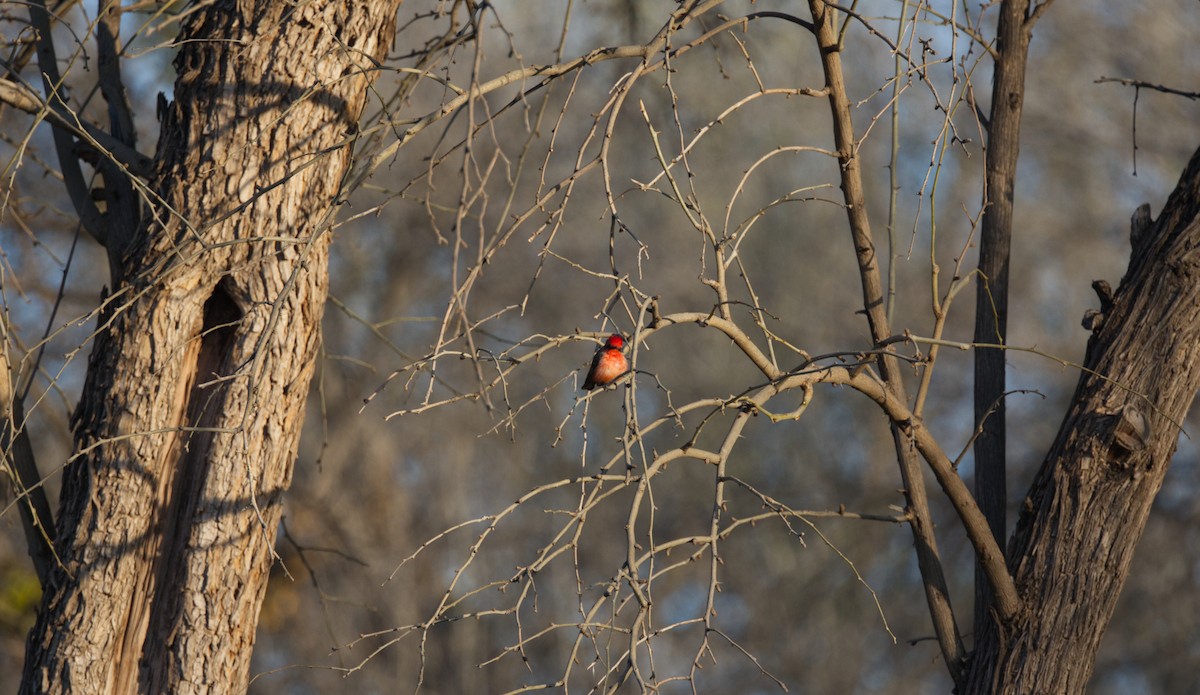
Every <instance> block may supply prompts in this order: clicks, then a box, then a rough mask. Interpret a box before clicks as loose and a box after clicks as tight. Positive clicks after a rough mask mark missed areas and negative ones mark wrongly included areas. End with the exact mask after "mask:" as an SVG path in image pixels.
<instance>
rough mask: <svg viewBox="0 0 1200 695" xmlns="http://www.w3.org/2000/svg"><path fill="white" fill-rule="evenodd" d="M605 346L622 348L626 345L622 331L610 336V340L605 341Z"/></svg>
mask: <svg viewBox="0 0 1200 695" xmlns="http://www.w3.org/2000/svg"><path fill="white" fill-rule="evenodd" d="M604 347H606V348H616V349H618V350H620V349H621V348H623V347H625V338H624V337H622V336H621V334H620V333H613V334H612V335H610V336H608V340H606V341H604Z"/></svg>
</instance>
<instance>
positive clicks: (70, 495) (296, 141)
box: [22, 0, 399, 693]
mask: <svg viewBox="0 0 1200 695" xmlns="http://www.w3.org/2000/svg"><path fill="white" fill-rule="evenodd" d="M398 5H399V0H389V1H388V2H371V3H367V2H357V3H354V2H352V3H326V2H316V3H300V4H298V5H296V4H291V3H274V2H266V1H262V2H246V1H243V2H234V1H232V0H220V1H218V2H216V3H215V4H211V5H207V6H204V7H202V8H201V9H198V10H197V11H196V13H195V14H193V15H191V16H190V17H189V19H188V20H187V22H186V25H185V26H184V27H183V30H182V33H181V37H180V53H179V55H178V57H177V59H176V63H175V65H176V70H177V73H178V79H177V81H176V85H175V99H176V100H175V102H174V104H171V105H169V106H167V107H166V108H165V109H164V110H163V113H161V114H160V117H161V118H162V120H163V123H162V132H161V135H160V138H159V147H158V153H157V156H156V170H155V171H156V173H155V177H154V180H153V181H152V182H151V186H150V189H151V190H152V191H154V192H155V195H156V196H157V199H156V200H153V201H152V202H154V203H155V204H154V205H153V206H152V212H151V214H150V215H148V217H147V220H146V221H145V222H144V223H143V225H142V227H141V229H139V230H138V232H137V234H135V235H134V236H133V238H132V241H131V242H130V244H129V246H128V247H127V249H126V250H125V253H124V254H122V255H121V256H119V259H120V264H119V267H118V268H116V271H117V272H118V276H117V277H115V278H114V288H113V291H112V292H111V293H110V295H109V296H108V297H107V298H106V304H105V310H104V312H103V314H102V316H101V319H100V327H99V333H98V335H97V338H96V343H95V346H94V348H93V351H92V354H91V358H90V361H89V365H88V375H87V381H86V384H85V389H84V394H83V397H82V400H81V402H80V404H79V408H78V410H77V411H76V414H75V418H74V424H75V431H76V447H77V452H78V454H77V456H76V458H75V459H74V460H73V461H72V462H71V463H70V465H69V466H68V467H67V469H66V472H65V475H64V481H63V493H62V507H61V510H60V514H59V520H58V535H57V537H58V544H57V545H58V547H57V550H58V553H59V555H60V557H61V558H62V560H63V564H62V565H61V566H59V567H58V568H57V569H56V570H55V571H54V572H53V573H52V576H51V579H50V583H49V585H48V586H47V588H46V591H45V595H44V598H43V604H42V607H41V610H40V611H39V615H38V620H37V624H36V625H35V627H34V629H33V630H32V632H31V633H30V637H29V642H28V651H27V656H26V665H25V673H24V681H23V686H22V692H25V693H41V692H56V693H58V692H80V693H84V692H86V693H132V692H172V693H188V692H238V691H243V690H244V689H245V688H246V683H247V678H248V673H249V666H250V653H251V648H252V646H253V643H254V634H255V624H256V622H257V615H258V609H259V605H260V602H261V599H262V597H263V593H264V591H265V588H266V582H267V576H268V571H269V569H270V566H271V562H272V556H271V548H272V546H273V543H274V539H275V532H276V526H277V523H278V519H279V515H280V503H281V496H282V494H283V493H284V491H285V490H286V489H287V487H288V484H289V482H290V480H291V475H292V465H293V461H294V458H295V453H296V447H297V442H298V439H299V433H300V425H301V422H302V419H303V411H304V403H305V398H306V396H307V393H308V384H309V379H310V377H311V375H312V372H313V360H314V357H315V354H316V350H317V345H318V342H319V324H320V318H321V313H322V309H323V305H324V302H325V296H326V289H327V280H328V277H327V258H328V248H329V238H330V237H329V234H328V222H329V218H330V216H331V213H332V210H333V207H334V204H335V203H336V201H337V198H338V196H339V194H340V192H341V187H342V181H343V178H344V176H345V174H346V172H347V170H348V167H349V162H350V142H351V141H352V137H353V133H354V130H355V126H356V122H357V119H358V116H359V114H360V113H361V111H362V109H363V106H364V104H365V102H366V98H367V90H366V85H367V83H368V81H369V80H370V79H372V77H373V76H374V74H375V73H374V68H375V65H377V61H379V60H380V59H382V58H383V57H384V55H385V54H386V52H387V50H388V48H389V47H390V45H391V40H392V37H393V35H394V31H395V15H396V9H397V6H398Z"/></svg>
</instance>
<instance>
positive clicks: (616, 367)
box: [583, 333, 629, 391]
mask: <svg viewBox="0 0 1200 695" xmlns="http://www.w3.org/2000/svg"><path fill="white" fill-rule="evenodd" d="M623 347H625V338H623V337H621V335H620V334H619V333H613V334H612V335H610V336H608V340H606V341H604V345H603V346H602V347H601V348H600V349H599V350H596V356H595V358H593V359H592V368H591V369H590V370H588V375H587V379H585V380H584V382H583V390H584V391H591V390H592V389H594V388H596V387H597V386H605V385H607V384H611V383H612V381H613V379H616V378H617V377H619V376H621V375H622V374H624V373H625V372H627V371H629V363H628V362H626V361H625V353H623V352H621V348H623Z"/></svg>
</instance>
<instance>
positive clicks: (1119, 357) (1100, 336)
mask: <svg viewBox="0 0 1200 695" xmlns="http://www.w3.org/2000/svg"><path fill="white" fill-rule="evenodd" d="M1140 219H1141V216H1140V215H1139V216H1138V217H1135V220H1140ZM1132 237H1133V253H1132V257H1131V258H1130V261H1129V269H1128V271H1126V274H1125V278H1124V279H1123V280H1122V281H1121V286H1120V287H1119V288H1118V289H1117V292H1116V295H1115V296H1114V297H1111V298H1110V297H1108V296H1107V295H1108V291H1106V290H1105V289H1103V288H1101V289H1100V290H1099V292H1100V294H1101V305H1102V306H1101V308H1102V309H1103V310H1104V313H1105V316H1104V318H1103V322H1102V323H1101V324H1100V326H1099V327H1098V328H1097V329H1096V333H1095V335H1094V336H1093V337H1092V340H1091V342H1090V343H1089V345H1088V354H1087V359H1086V361H1085V366H1086V368H1087V371H1085V373H1084V374H1083V376H1082V377H1081V378H1080V380H1079V385H1078V387H1077V388H1076V390H1075V397H1074V399H1073V401H1072V405H1071V408H1070V410H1069V411H1068V413H1067V416H1066V419H1065V420H1064V421H1063V424H1062V427H1061V428H1060V430H1059V434H1058V437H1057V439H1056V440H1055V442H1054V445H1053V447H1051V449H1050V452H1049V454H1048V455H1047V456H1046V460H1045V462H1044V463H1043V464H1042V468H1041V470H1040V471H1039V472H1038V475H1037V478H1036V479H1035V481H1034V483H1033V487H1032V488H1031V490H1030V492H1029V496H1028V497H1027V498H1026V499H1025V504H1024V508H1023V510H1022V512H1021V515H1020V518H1019V519H1018V522H1017V529H1016V532H1015V534H1014V535H1013V539H1012V543H1011V545H1010V547H1009V565H1010V567H1011V569H1012V571H1013V574H1014V578H1015V580H1016V582H1017V588H1018V591H1019V592H1020V594H1021V599H1022V602H1023V603H1022V609H1021V611H1019V612H1018V614H1017V616H1016V619H1015V620H1013V621H1012V622H1011V623H1010V624H1006V625H1000V626H998V628H997V629H992V630H989V631H988V632H986V633H985V634H984V635H983V636H982V638H981V641H980V643H979V644H978V645H977V647H976V650H975V653H974V656H973V659H972V661H971V667H970V672H969V687H968V688H967V691H966V692H969V693H1014V694H1015V693H1021V694H1025V695H1027V694H1029V693H1048V694H1049V693H1052V694H1054V695H1069V694H1071V693H1082V692H1084V690H1085V687H1086V685H1087V682H1088V680H1089V678H1090V677H1091V675H1092V669H1093V666H1094V664H1095V657H1096V650H1097V649H1098V647H1099V645H1100V639H1101V637H1102V636H1103V635H1104V630H1105V629H1106V628H1107V627H1108V622H1109V620H1110V618H1111V617H1112V612H1113V608H1114V606H1115V605H1116V602H1117V596H1118V594H1119V593H1120V590H1121V586H1122V585H1123V584H1124V582H1125V577H1126V575H1127V574H1128V573H1129V564H1130V562H1131V560H1132V559H1133V554H1134V550H1135V548H1136V546H1137V542H1138V540H1139V539H1140V538H1141V535H1142V530H1143V528H1144V527H1145V524H1146V518H1147V516H1148V515H1149V513H1150V506H1151V504H1152V503H1153V502H1154V497H1155V495H1156V494H1157V493H1158V490H1159V488H1160V487H1161V486H1162V482H1163V478H1164V476H1165V475H1166V472H1167V466H1168V465H1169V464H1170V461H1171V456H1172V454H1174V452H1175V445H1176V442H1177V441H1178V439H1179V434H1180V428H1179V424H1178V423H1181V422H1182V421H1183V418H1184V417H1185V416H1186V415H1187V411H1188V408H1189V407H1190V406H1191V403H1192V400H1193V398H1194V397H1195V395H1196V391H1197V389H1198V388H1200V150H1198V151H1197V152H1196V154H1194V155H1193V156H1192V161H1191V162H1190V163H1189V164H1188V167H1187V170H1186V171H1185V172H1184V174H1183V177H1182V178H1181V180H1180V182H1179V185H1178V187H1177V188H1176V189H1175V192H1174V193H1172V194H1171V198H1170V199H1169V200H1168V201H1167V205H1166V207H1165V209H1164V210H1163V213H1162V214H1161V215H1160V216H1159V219H1158V220H1157V221H1155V222H1153V223H1148V224H1147V225H1146V226H1144V227H1143V225H1142V224H1139V223H1138V222H1136V221H1135V225H1134V230H1133V235H1132Z"/></svg>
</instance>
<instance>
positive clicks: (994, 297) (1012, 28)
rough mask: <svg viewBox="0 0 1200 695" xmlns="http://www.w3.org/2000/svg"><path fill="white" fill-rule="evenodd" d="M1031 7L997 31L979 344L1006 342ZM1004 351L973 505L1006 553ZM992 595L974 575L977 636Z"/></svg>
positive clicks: (988, 398) (978, 384)
mask: <svg viewBox="0 0 1200 695" xmlns="http://www.w3.org/2000/svg"><path fill="white" fill-rule="evenodd" d="M1028 14H1029V0H1005V1H1004V2H1002V3H1001V4H1000V16H999V18H998V20H997V27H996V52H997V54H998V56H997V58H996V62H995V66H994V71H995V72H994V74H993V75H992V106H991V112H990V113H991V120H990V121H989V122H988V129H987V170H986V177H985V188H984V192H985V195H986V200H985V201H984V202H985V203H986V205H985V206H984V208H983V224H982V229H981V230H980V235H979V272H980V273H981V274H982V277H981V278H979V279H978V281H977V282H976V284H975V338H974V341H975V342H976V343H985V344H993V345H1003V344H1005V343H1006V342H1008V265H1009V255H1010V251H1011V248H1012V232H1013V203H1014V193H1015V189H1016V180H1017V157H1018V155H1019V154H1020V150H1021V113H1022V110H1023V107H1024V105H1025V64H1026V60H1027V58H1028V57H1029V40H1030V37H1031V35H1032V32H1033V28H1032V27H1031V26H1028V25H1027V23H1026V22H1027V17H1028ZM1005 359H1006V355H1005V353H1004V350H1001V349H999V348H976V349H975V422H977V423H981V424H982V430H981V431H980V433H979V436H978V437H977V438H976V439H975V446H974V450H975V499H976V500H977V501H978V502H979V508H980V510H982V511H983V515H984V516H985V517H987V520H988V526H989V527H991V530H992V536H993V537H994V538H995V539H996V544H997V545H999V546H1000V550H1001V552H1003V551H1004V539H1005V533H1007V526H1006V518H1005V517H1006V515H1007V511H1008V510H1007V507H1008V482H1007V478H1006V470H1007V465H1008V453H1007V446H1006V444H1007V441H1006V439H1007V432H1006V429H1007V425H1006V421H1007V417H1008V416H1007V407H1006V406H1005V402H1004V389H1005V364H1004V362H1005ZM991 606H992V590H991V586H990V585H989V583H988V578H987V574H986V573H985V572H984V571H983V568H982V567H981V566H980V565H978V564H977V565H976V568H975V622H974V625H975V635H976V636H978V635H981V634H983V632H984V631H985V630H987V629H989V628H988V624H989V623H990V621H991V615H990V613H991Z"/></svg>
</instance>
